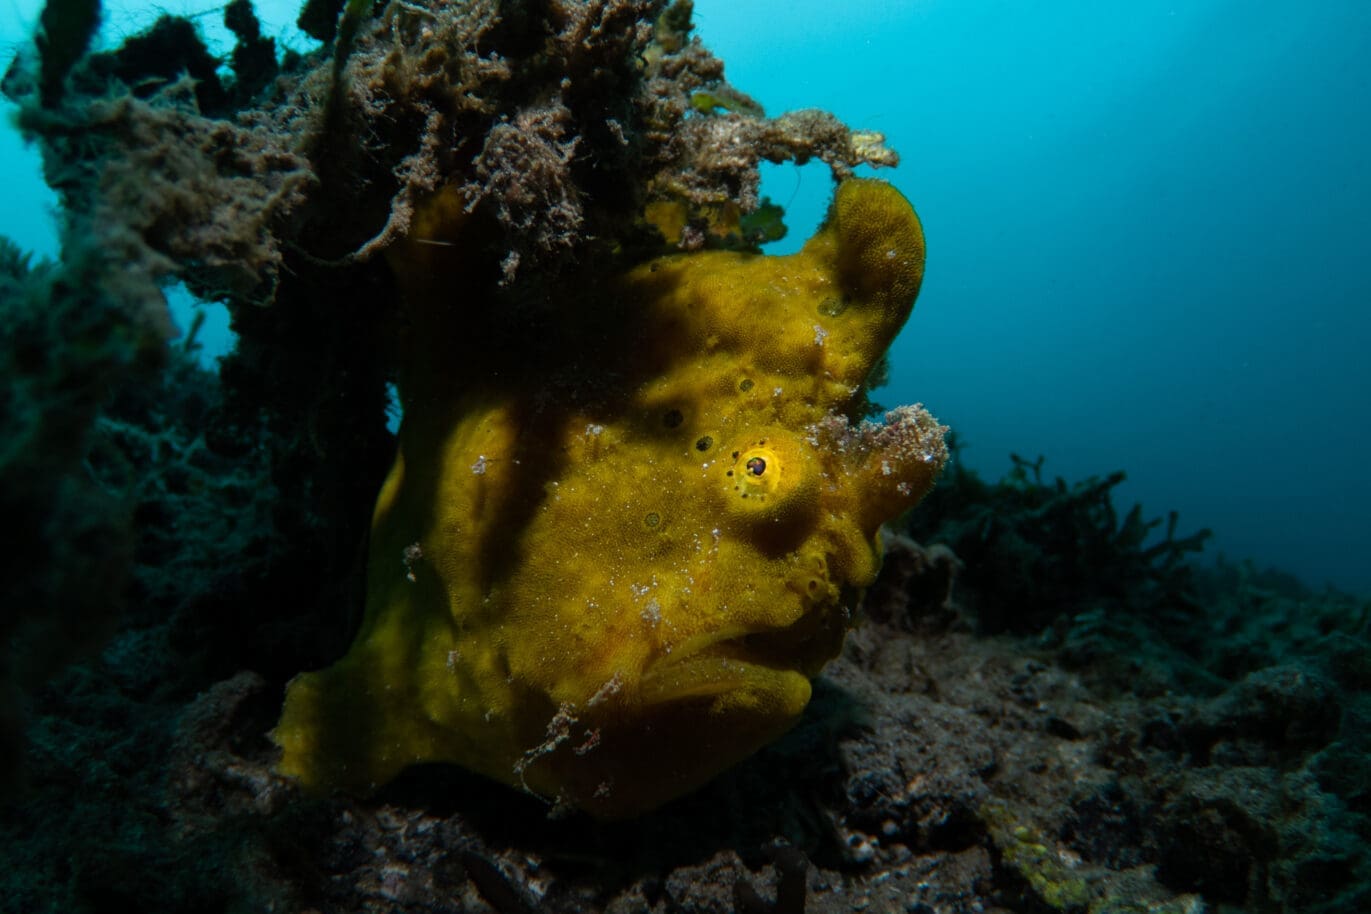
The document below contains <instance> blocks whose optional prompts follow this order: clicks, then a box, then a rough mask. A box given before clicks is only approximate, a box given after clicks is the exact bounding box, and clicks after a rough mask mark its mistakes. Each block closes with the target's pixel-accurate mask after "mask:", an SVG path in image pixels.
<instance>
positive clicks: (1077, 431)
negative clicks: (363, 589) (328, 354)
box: [0, 0, 1371, 593]
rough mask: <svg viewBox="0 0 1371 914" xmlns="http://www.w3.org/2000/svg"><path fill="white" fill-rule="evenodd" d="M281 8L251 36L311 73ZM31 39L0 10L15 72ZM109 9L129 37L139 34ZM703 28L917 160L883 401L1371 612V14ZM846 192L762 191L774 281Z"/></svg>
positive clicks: (752, 13)
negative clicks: (1037, 460) (913, 214)
mask: <svg viewBox="0 0 1371 914" xmlns="http://www.w3.org/2000/svg"><path fill="white" fill-rule="evenodd" d="M4 4H8V5H7V6H6V5H4ZM295 5H296V4H294V3H279V2H277V3H270V4H260V5H259V11H260V12H261V13H262V15H263V19H264V21H265V22H266V24H267V28H266V31H267V33H268V34H274V35H277V36H278V37H279V38H280V39H282V40H284V41H287V42H291V43H294V44H295V45H296V46H298V47H307V46H309V42H308V41H307V40H306V39H302V38H301V37H300V36H298V34H296V33H294V31H293V29H291V28H290V26H289V23H290V22H291V20H292V18H293V14H294V8H295ZM36 8H37V3H34V2H32V0H25V2H23V3H15V2H14V0H0V41H17V40H19V38H20V36H22V34H23V32H24V28H25V26H26V23H30V22H32V20H33V18H34V15H35V14H34V10H35V9H36ZM160 8H165V9H168V10H170V11H172V12H184V11H187V10H191V9H196V8H204V4H191V3H183V4H180V5H178V4H176V3H171V4H167V5H165V6H163V7H160ZM116 10H117V11H116V12H114V13H112V14H111V17H110V18H111V29H110V32H111V33H112V34H116V33H118V32H119V31H120V30H121V29H122V30H127V29H129V28H132V27H135V26H136V25H139V24H145V23H146V22H147V21H149V20H150V18H151V16H152V15H153V13H152V12H150V11H149V10H150V8H149V7H148V6H146V5H144V4H140V3H133V2H129V3H125V4H124V5H123V6H120V7H117V8H116ZM202 21H203V22H204V23H205V25H206V26H207V28H209V27H212V26H213V25H214V19H213V17H206V18H205V19H204V20H202ZM696 22H697V25H698V29H699V34H700V35H701V36H702V37H703V38H704V40H705V41H706V42H707V43H708V44H709V46H710V47H711V48H712V49H713V50H714V51H715V52H717V53H718V54H719V55H720V56H721V57H722V58H723V59H724V60H725V61H726V62H727V65H728V68H727V73H728V76H729V78H730V80H731V81H732V82H733V83H734V84H735V85H736V86H737V87H739V88H741V89H743V90H744V91H746V92H749V93H751V94H752V95H753V96H755V97H756V98H757V99H758V100H759V101H760V102H761V103H762V104H763V105H765V107H766V109H767V111H768V112H769V113H779V112H781V111H785V110H787V109H792V108H799V107H819V108H825V109H827V110H829V111H832V112H834V113H835V114H837V115H838V116H839V117H841V118H842V119H843V120H845V121H847V122H848V123H850V124H851V125H853V126H856V127H862V128H870V129H874V130H880V131H882V132H884V133H885V134H886V136H887V138H888V140H889V142H890V144H891V145H893V146H894V147H895V148H896V149H898V150H899V152H900V153H901V154H902V156H903V162H902V164H901V166H900V168H899V169H898V170H896V171H893V172H890V171H886V172H883V173H882V176H883V177H886V178H887V179H889V180H892V181H893V182H894V183H895V184H896V185H898V186H899V187H900V188H901V189H902V190H903V191H904V192H905V194H906V195H907V196H909V198H910V199H911V200H913V201H914V203H915V205H916V207H917V208H918V210H919V212H920V214H921V216H922V218H923V220H924V225H925V230H926V233H927V236H928V245H929V249H928V273H927V277H926V281H925V285H924V290H923V293H922V295H921V296H920V298H919V302H918V307H917V308H916V310H915V314H914V317H913V319H912V320H911V323H910V325H909V327H908V328H907V329H906V331H905V332H904V333H903V334H902V335H901V337H900V339H899V340H898V341H897V343H896V345H895V347H894V349H893V365H892V368H893V370H892V375H891V384H890V386H889V387H888V388H887V389H885V390H883V391H880V392H879V393H878V395H877V398H878V399H879V400H881V401H882V402H886V403H888V404H891V405H894V404H896V403H900V402H908V401H915V400H919V401H923V402H924V403H926V404H927V405H928V406H929V407H930V408H931V409H932V410H933V411H934V413H935V414H936V415H938V416H939V417H940V418H941V419H942V420H943V421H945V422H948V423H950V424H951V425H952V426H953V427H954V428H955V429H956V430H957V432H958V435H959V437H960V438H961V440H962V441H963V442H964V443H965V444H966V445H967V449H966V451H965V458H966V460H967V461H968V462H969V463H970V464H971V465H972V466H974V467H976V468H977V469H980V470H982V471H983V472H984V473H985V474H987V475H988V476H990V477H992V478H993V477H998V476H999V475H1000V474H1002V473H1003V472H1004V471H1005V470H1007V469H1008V468H1009V465H1010V464H1009V459H1008V455H1009V453H1010V452H1011V451H1015V452H1018V453H1020V454H1022V455H1024V456H1027V457H1030V458H1032V457H1036V456H1037V455H1039V454H1043V455H1046V457H1047V463H1046V467H1045V470H1046V472H1047V473H1048V474H1049V475H1057V474H1060V475H1062V476H1065V477H1066V478H1067V479H1078V478H1081V477H1084V476H1086V475H1090V474H1100V473H1105V472H1108V471H1110V470H1113V469H1119V468H1122V469H1125V470H1127V471H1128V474H1129V481H1128V482H1127V483H1126V484H1125V486H1124V487H1122V489H1121V493H1120V494H1121V496H1122V498H1123V500H1124V502H1125V504H1124V507H1125V508H1126V507H1127V504H1129V503H1131V502H1132V501H1134V500H1138V501H1141V502H1143V504H1144V505H1145V507H1146V508H1147V509H1148V511H1149V513H1151V514H1154V515H1159V514H1163V513H1164V512H1165V511H1167V510H1169V509H1172V508H1175V509H1178V510H1179V511H1180V512H1181V530H1182V532H1185V531H1188V530H1192V529H1195V528H1197V527H1200V526H1208V527H1211V528H1213V529H1214V530H1215V531H1216V533H1217V539H1216V541H1215V542H1214V544H1212V546H1211V548H1210V552H1211V553H1212V552H1215V551H1219V550H1221V551H1223V552H1225V553H1226V554H1228V555H1229V556H1230V557H1234V558H1243V557H1251V558H1254V559H1256V560H1258V561H1259V562H1261V563H1271V564H1275V565H1277V566H1280V567H1283V568H1286V569H1288V570H1291V571H1294V572H1296V573H1298V574H1300V575H1301V576H1303V577H1304V578H1305V579H1306V580H1307V581H1309V582H1310V583H1312V584H1315V585H1320V584H1323V583H1325V582H1331V583H1334V584H1336V585H1338V586H1341V587H1344V588H1348V589H1353V590H1358V591H1362V592H1368V593H1371V473H1369V472H1368V464H1371V422H1369V421H1368V420H1371V408H1368V405H1367V398H1368V395H1371V365H1369V364H1368V360H1369V357H1371V3H1367V2H1365V0H1319V2H1312V3H1290V2H1284V3H1276V2H1270V0H1212V2H1153V0H1130V2H1128V3H1103V2H1099V0H1051V2H1031V0H1020V2H992V0H936V2H920V0H905V2H895V0H884V2H856V3H850V4H839V3H834V2H832V0H822V2H821V0H786V2H779V0H748V2H740V0H731V2H724V0H697V2H696ZM211 31H212V32H213V37H215V39H216V40H218V41H221V42H222V41H223V32H222V29H211ZM220 47H221V48H226V47H227V44H226V43H225V44H221V45H220ZM0 162H2V163H3V164H4V165H5V168H6V174H8V175H9V180H8V181H7V182H6V184H7V191H6V202H5V205H4V207H3V208H2V209H0V232H3V233H5V234H9V235H10V236H11V237H13V238H15V239H16V240H18V241H19V242H20V243H21V244H24V245H26V246H28V247H30V248H34V249H36V250H39V251H42V252H51V251H53V250H54V248H55V243H54V241H53V229H52V224H53V221H52V217H51V205H52V204H51V197H50V195H47V194H45V193H44V192H43V190H42V189H41V187H40V183H39V180H38V177H37V167H36V164H35V160H34V158H33V156H32V153H25V152H24V151H23V150H22V149H20V148H19V146H18V144H17V141H16V140H15V138H14V137H13V135H12V131H8V132H5V131H0ZM830 190H831V187H830V184H829V181H828V179H827V177H826V169H825V168H824V167H823V166H822V165H813V164H811V165H809V166H806V167H804V168H797V167H794V166H779V167H769V168H768V169H767V172H766V176H765V192H766V193H768V194H769V195H771V196H772V197H773V198H775V199H776V200H777V202H780V203H782V204H783V205H785V206H786V208H787V210H788V213H789V218H788V221H789V222H790V224H791V225H792V235H791V237H790V238H788V239H787V240H786V241H784V242H781V243H780V244H779V245H776V246H775V250H777V251H784V250H792V249H794V248H795V247H796V246H798V244H799V243H801V242H802V241H803V239H804V237H806V236H807V235H808V233H809V232H810V231H812V229H813V227H814V226H815V225H816V224H817V222H818V221H819V219H820V218H821V215H822V211H823V208H824V206H825V204H826V201H827V199H828V195H829V192H830ZM188 307H190V306H189V304H187V303H186V302H185V301H184V300H182V301H181V302H180V303H179V304H178V308H180V310H181V312H182V313H183V314H184V312H185V310H186V309H187V308H188ZM226 332H227V331H226V330H225V329H223V325H222V324H219V325H217V327H216V329H214V330H213V331H212V333H213V334H216V335H217V338H212V339H209V340H208V342H209V343H210V344H211V345H212V346H218V347H220V348H222V347H223V346H224V345H227V343H226V339H227V338H226Z"/></svg>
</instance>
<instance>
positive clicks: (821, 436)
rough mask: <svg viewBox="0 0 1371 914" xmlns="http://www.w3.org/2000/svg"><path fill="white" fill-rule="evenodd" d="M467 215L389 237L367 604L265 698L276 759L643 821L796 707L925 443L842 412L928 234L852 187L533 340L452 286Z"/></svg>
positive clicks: (895, 207) (895, 198) (828, 650)
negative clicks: (460, 772)
mask: <svg viewBox="0 0 1371 914" xmlns="http://www.w3.org/2000/svg"><path fill="white" fill-rule="evenodd" d="M462 219H463V216H462V212H461V207H460V204H457V203H454V202H453V200H451V199H448V200H446V201H445V200H444V199H443V198H442V197H441V195H440V197H439V198H438V199H436V200H435V201H434V203H433V204H431V205H430V206H428V207H427V208H426V209H424V210H423V211H421V212H420V213H419V214H418V216H417V217H416V219H415V220H414V222H413V225H412V228H411V238H410V240H409V241H407V242H404V243H401V244H399V245H398V246H397V247H396V249H395V250H394V251H393V252H392V256H391V258H390V263H391V266H392V268H393V270H394V273H395V276H396V283H397V287H398V289H399V291H400V294H401V296H402V298H403V305H402V308H401V312H402V319H403V325H404V329H403V333H402V335H403V338H402V340H401V341H400V345H401V347H402V351H403V359H402V369H401V374H400V376H399V379H398V386H399V390H400V396H401V404H402V407H403V419H402V422H401V425H400V428H399V433H398V452H397V454H396V457H395V463H394V465H393V467H392V469H391V471H390V473H389V476H388V478H387V479H386V480H385V482H384V485H383V486H382V488H381V490H380V494H379V496H378V497H377V500H376V505H375V510H374V516H373V521H372V527H371V534H370V540H369V546H368V558H367V567H366V608H365V614H364V619H363V621H362V624H361V628H360V631H359V632H358V633H357V635H356V638H355V641H354V642H353V643H352V646H351V648H350V649H349V650H348V652H347V653H346V655H345V656H343V657H342V659H340V660H338V661H337V662H336V663H334V664H333V665H332V666H330V667H328V668H327V669H324V670H321V671H318V672H309V673H304V674H302V675H299V676H297V677H296V678H295V679H294V680H293V681H292V682H291V683H290V685H289V686H288V689H287V693H286V699H285V706H284V710H283V712H282V715H281V719H280V722H279V724H278V725H277V727H276V728H275V730H274V731H273V738H274V740H275V742H276V743H277V745H278V746H279V747H280V749H281V757H280V761H279V763H278V768H279V770H280V771H281V772H283V773H285V774H287V775H290V776H293V777H295V778H297V779H298V780H299V781H301V782H303V784H304V785H305V786H306V787H312V788H317V789H342V790H347V791H353V792H367V791H370V790H373V789H375V788H377V787H379V786H380V785H383V784H385V783H386V782H387V781H389V780H391V779H392V778H394V777H395V776H396V775H397V774H398V773H399V772H401V771H402V770H403V769H405V768H406V767H407V766H410V765H414V764H416V763H421V762H446V763H455V764H457V765H460V766H463V767H465V768H467V769H470V770H472V771H475V772H479V773H481V774H483V775H486V776H488V777H490V778H493V779H495V780H497V781H501V782H503V783H505V784H508V785H511V786H513V787H515V788H517V789H520V790H524V791H528V792H532V793H535V794H538V795H540V796H542V797H545V798H547V799H548V800H549V801H552V802H554V803H556V804H559V805H561V806H563V807H570V808H577V809H582V810H586V811H588V812H590V813H591V814H593V815H597V816H601V817H626V816H634V815H638V814H640V813H643V812H646V811H648V810H651V809H653V808H655V807H658V806H660V805H661V804H663V803H665V802H667V801H669V800H671V799H673V798H676V797H679V796H681V795H682V794H685V793H687V792H689V791H691V790H693V789H695V788H697V787H699V786H700V785H702V784H703V783H705V782H706V781H708V780H709V779H711V778H713V777H714V776H715V775H717V774H718V773H720V772H721V771H723V770H725V769H727V768H728V767H730V766H732V765H734V764H736V763H738V762H739V761H741V760H743V759H745V758H747V757H748V756H749V755H751V754H753V753H754V752H756V751H757V750H758V749H759V748H761V747H762V746H765V745H766V744H768V743H770V742H771V741H773V740H775V739H776V738H778V737H779V736H780V735H782V734H783V733H785V731H786V730H787V729H788V728H790V727H791V726H792V725H793V724H794V723H795V722H796V720H797V719H798V718H799V717H800V715H801V713H802V712H803V710H804V708H805V706H806V704H807V703H808V701H809V699H810V693H811V680H812V679H813V678H814V677H815V676H817V675H818V674H819V672H820V670H821V669H822V668H823V666H824V664H825V663H826V662H827V661H829V660H831V659H832V658H834V657H835V656H836V655H837V654H838V652H839V650H840V649H841V646H842V642H843V637H844V634H845V632H846V631H847V630H848V628H849V627H850V626H851V625H852V624H853V623H854V608H855V606H856V602H857V600H858V599H859V597H860V594H861V591H862V589H863V588H864V587H866V586H868V585H870V584H871V583H872V581H873V580H874V578H875V576H876V573H877V570H878V568H879V566H880V561H881V545H880V530H881V526H882V525H883V524H884V523H886V522H888V521H890V520H892V519H894V518H895V517H897V516H898V515H899V514H901V513H902V512H904V511H906V510H907V509H909V508H911V507H912V506H914V505H915V504H916V503H917V502H918V501H919V499H920V498H922V497H923V495H924V494H925V493H926V492H927V491H928V490H929V489H930V487H931V486H932V485H933V482H934V480H935V478H936V476H937V475H938V473H939V471H940V470H941V468H942V466H943V464H944V462H945V461H946V458H947V451H946V448H945V446H944V441H943V436H944V432H945V431H946V429H945V428H944V427H942V426H940V425H939V424H938V423H937V422H936V421H935V420H934V419H933V417H932V416H931V415H929V413H928V412H926V411H925V410H924V409H923V408H922V407H920V406H905V407H900V408H898V409H894V410H892V411H889V412H886V413H885V414H884V417H883V418H882V419H879V420H875V421H873V420H870V419H866V418H863V415H864V413H865V412H866V411H867V404H868V400H867V398H866V389H867V385H868V382H869V380H870V378H871V375H872V373H873V370H876V369H877V367H878V365H879V364H880V363H881V361H882V359H883V356H884V355H885V352H886V349H887V347H888V346H889V345H890V343H891V341H892V339H893V338H894V337H895V335H896V333H897V332H898V331H899V330H900V328H901V327H902V326H903V325H904V323H905V320H906V318H907V317H908V316H909V314H910V311H911V309H912V307H913V303H914V299H915V296H916V295H917V293H918V290H919V286H920V283H921V281H922V278H923V272H924V239H923V232H922V229H921V227H920V223H919V220H918V218H917V216H916V215H915V213H914V210H913V208H912V207H911V206H910V204H909V203H908V202H907V201H906V200H905V198H904V197H903V196H902V195H901V194H900V193H899V192H898V191H897V190H895V189H894V188H893V187H891V186H890V185H888V184H886V183H884V182H880V181H876V180H869V179H848V180H846V181H844V182H842V183H841V184H839V185H838V187H837V190H836V192H835V196H834V200H833V203H832V205H831V208H830V211H829V213H828V216H827V219H826V221H825V222H824V224H823V225H822V226H821V227H820V228H819V229H818V231H817V232H816V233H815V234H814V236H813V237H812V238H810V239H809V241H808V242H807V243H806V244H805V245H804V247H803V249H802V250H800V251H799V252H798V253H795V254H792V255H788V256H767V255H763V254H756V253H740V252H727V251H706V252H695V253H673V254H668V255H666V256H661V257H658V258H657V259H654V260H651V261H649V262H646V263H643V264H641V265H639V266H636V267H633V268H632V269H630V270H628V271H627V272H625V273H623V274H621V275H615V276H607V277H604V279H603V281H602V282H596V283H591V284H589V285H588V286H587V287H585V288H577V289H568V290H566V293H567V296H568V299H569V301H570V299H573V298H574V299H575V302H576V305H575V306H574V307H573V306H572V305H571V304H568V306H567V307H565V308H562V309H555V308H553V309H547V311H546V312H545V313H542V314H540V316H539V320H540V321H541V323H538V324H535V325H534V326H533V327H532V329H531V328H530V321H527V320H524V321H520V320H511V319H510V315H507V314H499V313H494V312H493V311H492V309H491V306H490V305H489V303H488V297H485V296H481V295H479V294H475V293H473V292H472V291H471V290H470V289H468V288H467V287H466V285H465V284H464V283H463V282H462V266H461V263H460V262H461V257H462V253H461V243H460V239H461V223H462ZM435 238H449V239H452V240H451V241H449V242H446V243H443V244H436V245H435V244H433V243H431V242H432V240H433V239H435Z"/></svg>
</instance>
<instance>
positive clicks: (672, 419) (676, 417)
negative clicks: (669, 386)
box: [662, 409, 685, 428]
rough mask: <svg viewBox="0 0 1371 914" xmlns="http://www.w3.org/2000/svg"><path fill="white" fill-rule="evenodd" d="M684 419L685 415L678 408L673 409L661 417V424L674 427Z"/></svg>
mask: <svg viewBox="0 0 1371 914" xmlns="http://www.w3.org/2000/svg"><path fill="white" fill-rule="evenodd" d="M684 421H685V416H683V415H681V411H680V410H679V409H673V410H671V411H669V412H668V413H667V414H666V415H665V416H663V417H662V424H663V425H665V426H666V427H667V428H675V427H676V426H678V425H680V424H681V423H682V422H684Z"/></svg>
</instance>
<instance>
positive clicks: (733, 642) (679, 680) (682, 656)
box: [640, 614, 842, 713]
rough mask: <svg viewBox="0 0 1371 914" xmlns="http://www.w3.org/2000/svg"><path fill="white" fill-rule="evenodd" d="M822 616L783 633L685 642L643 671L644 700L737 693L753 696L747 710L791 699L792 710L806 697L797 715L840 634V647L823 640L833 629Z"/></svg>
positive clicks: (735, 633) (729, 634)
mask: <svg viewBox="0 0 1371 914" xmlns="http://www.w3.org/2000/svg"><path fill="white" fill-rule="evenodd" d="M818 615H819V614H811V616H813V617H815V618H812V617H811V616H807V617H805V618H802V619H800V620H799V621H797V622H795V623H794V624H792V625H789V626H786V627H784V628H767V629H752V630H749V629H741V630H739V629H729V630H724V631H720V632H711V633H708V634H705V635H697V636H696V637H694V638H690V639H687V640H686V641H684V642H683V643H681V644H678V645H676V646H674V647H673V648H672V649H671V652H670V653H667V654H663V655H662V656H660V657H658V658H657V659H656V660H654V661H653V662H652V663H651V664H649V666H648V667H647V669H645V670H644V671H643V676H642V680H641V682H640V694H641V696H642V698H643V700H644V701H645V702H646V703H648V704H654V705H656V704H663V703H666V702H672V701H682V700H686V699H707V698H717V697H719V696H722V695H725V694H727V693H733V692H740V693H747V694H751V695H752V696H753V698H754V699H755V700H754V701H750V702H747V703H748V704H755V703H756V702H757V701H765V703H768V704H771V703H774V700H775V699H776V698H787V697H788V699H789V700H787V701H785V703H786V704H793V703H794V699H795V698H796V697H798V695H799V693H800V692H803V698H802V699H800V700H799V708H798V709H795V710H794V713H798V711H799V710H800V709H803V707H804V705H805V703H807V702H808V700H809V679H810V677H811V676H813V675H815V674H816V673H818V671H819V668H820V667H822V666H823V664H824V663H825V662H826V661H827V660H829V659H831V658H832V657H833V656H835V655H836V654H837V648H838V647H840V646H841V644H842V631H841V628H840V629H839V630H838V638H837V640H836V643H833V644H829V643H827V642H828V641H829V640H830V639H827V638H824V637H822V636H823V635H825V634H827V633H828V629H829V626H827V625H824V624H823V623H822V620H821V619H818V618H816V617H817V616H818ZM768 696H769V697H770V699H771V700H767V699H768ZM778 710H779V709H778Z"/></svg>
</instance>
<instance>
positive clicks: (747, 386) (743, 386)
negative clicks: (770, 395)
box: [738, 378, 752, 393]
mask: <svg viewBox="0 0 1371 914" xmlns="http://www.w3.org/2000/svg"><path fill="white" fill-rule="evenodd" d="M738 389H739V390H741V391H742V392H743V393H747V392H748V391H749V390H751V389H752V379H751V378H743V379H742V380H741V381H739V382H738Z"/></svg>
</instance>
